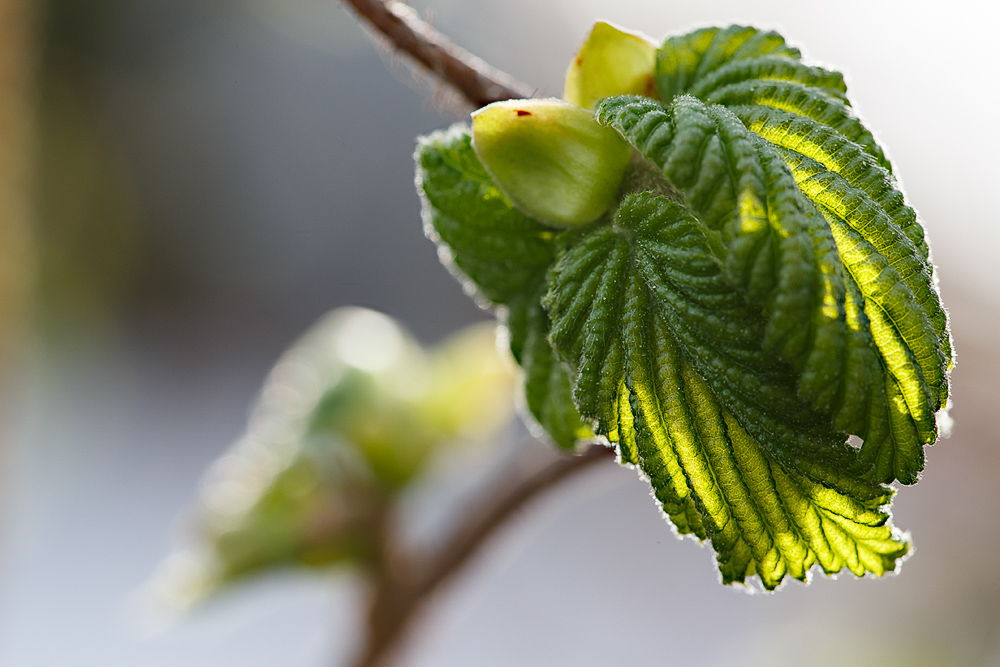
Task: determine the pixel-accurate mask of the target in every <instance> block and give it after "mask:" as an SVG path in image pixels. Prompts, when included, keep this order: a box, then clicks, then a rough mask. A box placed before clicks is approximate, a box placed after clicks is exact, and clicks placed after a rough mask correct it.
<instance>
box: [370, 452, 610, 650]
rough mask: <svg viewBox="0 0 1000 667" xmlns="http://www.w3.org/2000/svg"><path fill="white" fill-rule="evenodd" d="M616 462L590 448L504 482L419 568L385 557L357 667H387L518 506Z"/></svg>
mask: <svg viewBox="0 0 1000 667" xmlns="http://www.w3.org/2000/svg"><path fill="white" fill-rule="evenodd" d="M612 458H614V450H613V449H610V448H608V447H605V446H603V445H591V447H590V448H589V449H587V450H586V451H585V452H583V453H582V454H580V455H578V456H563V457H560V458H559V459H557V460H555V461H553V462H551V463H549V464H547V465H545V466H544V467H542V468H541V469H539V470H537V471H535V472H534V473H531V474H529V475H527V476H525V475H517V476H514V478H513V479H506V480H505V481H504V482H503V483H501V484H500V485H498V486H497V487H496V488H495V489H494V490H493V491H492V492H491V493H489V494H487V498H488V500H487V501H485V502H484V503H482V504H481V506H480V507H479V508H478V509H477V510H475V511H473V512H471V513H470V514H469V515H468V517H467V518H466V519H465V520H464V521H462V523H461V524H460V525H459V526H458V528H457V529H456V530H455V531H454V533H453V534H452V537H451V538H450V539H449V540H447V541H446V542H445V544H444V546H443V547H442V548H441V549H440V550H439V551H437V552H436V553H434V554H433V555H432V556H430V557H428V558H426V559H425V560H424V562H423V563H422V564H417V563H414V562H413V559H412V557H411V558H407V557H406V556H405V554H399V553H397V554H392V553H391V550H390V553H388V554H387V556H386V558H385V560H384V561H383V564H382V567H381V568H380V569H379V572H378V573H377V577H376V584H375V593H374V597H373V600H372V606H371V609H370V615H369V626H368V632H369V634H368V643H367V645H366V646H365V648H364V652H363V653H362V654H361V656H360V657H359V658H358V660H357V661H356V662H355V663H354V664H355V665H356V667H376V666H384V665H387V664H389V661H390V660H391V658H392V656H393V653H394V651H395V649H396V648H397V647H398V645H399V643H400V640H401V639H402V638H403V635H404V634H405V632H406V630H407V628H408V626H409V624H410V622H411V621H412V620H413V618H414V617H415V616H416V614H417V613H418V612H419V610H420V608H421V607H422V605H423V604H424V603H425V602H426V601H427V600H428V599H429V598H430V597H431V595H432V594H433V593H434V592H435V591H436V590H438V588H439V587H440V586H441V585H442V584H443V583H445V582H446V581H447V580H448V579H449V578H450V577H451V576H452V575H454V574H456V573H457V572H459V571H460V570H461V569H462V567H463V566H465V565H466V564H467V563H468V562H469V560H470V559H471V558H472V556H473V555H475V554H476V552H477V551H478V550H479V548H480V547H482V546H483V544H484V543H485V542H486V541H487V540H489V539H490V537H491V536H493V535H496V534H497V532H498V529H499V528H501V527H502V526H503V525H504V524H505V523H506V522H507V521H508V520H510V519H511V518H512V517H513V516H514V515H515V514H516V513H517V512H518V510H520V509H521V508H522V507H524V506H525V505H526V504H527V503H529V502H530V501H531V500H533V499H534V498H537V497H538V496H539V495H541V494H542V493H544V492H545V491H547V490H549V489H551V488H553V487H554V486H556V485H557V484H558V483H559V482H560V481H562V480H564V479H566V478H568V477H570V476H572V475H574V474H576V473H579V472H582V471H583V470H586V469H587V468H589V467H590V466H591V465H593V464H594V463H597V462H598V461H602V460H605V459H612Z"/></svg>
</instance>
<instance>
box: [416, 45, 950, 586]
mask: <svg viewBox="0 0 1000 667" xmlns="http://www.w3.org/2000/svg"><path fill="white" fill-rule="evenodd" d="M799 58H800V54H799V52H798V50H796V49H794V48H790V47H788V46H787V45H786V44H785V43H784V40H783V39H782V38H781V37H780V36H779V35H777V34H775V33H767V32H761V31H757V30H755V29H752V28H742V27H731V28H726V29H714V28H713V29H707V30H701V31H697V32H695V33H691V34H689V35H685V36H682V37H675V38H671V39H668V40H667V41H666V42H665V43H664V45H663V46H662V48H661V49H660V50H659V52H658V54H657V62H656V76H655V83H656V94H657V95H658V96H659V98H660V99H659V100H657V99H652V98H646V97H635V96H630V97H614V98H609V99H606V100H604V101H603V102H602V103H601V104H600V105H599V106H598V108H597V111H596V118H597V120H598V122H600V123H602V124H604V125H606V126H608V127H611V128H613V129H615V130H616V131H617V132H618V133H619V134H620V135H621V136H622V137H623V138H624V139H625V140H626V141H628V142H629V143H630V144H631V145H632V147H633V148H634V149H635V154H636V155H637V156H641V159H638V158H637V159H638V162H636V165H635V170H634V171H633V172H632V173H631V175H629V174H627V175H626V177H625V180H624V182H623V188H622V192H621V193H620V195H619V200H618V203H617V206H616V207H614V208H612V210H611V211H610V212H609V213H608V214H606V215H605V216H603V217H602V218H600V219H598V220H597V221H595V222H593V223H590V224H588V225H585V226H583V227H578V228H575V229H572V230H569V231H564V232H560V231H559V230H555V229H552V228H550V227H547V226H546V225H544V224H542V223H540V222H538V221H537V220H533V219H532V218H531V217H529V216H527V215H525V214H524V213H522V212H520V211H518V210H516V209H515V208H514V207H513V206H512V205H511V204H510V203H509V202H508V201H507V200H506V199H505V198H504V196H503V195H502V194H501V193H500V192H499V190H497V189H496V188H495V186H494V185H493V184H492V183H491V182H490V179H489V177H488V176H487V175H486V172H485V170H484V169H483V168H482V166H481V165H480V164H479V163H478V160H477V158H476V154H475V151H474V150H473V149H472V146H471V142H470V139H469V137H468V133H467V131H463V130H461V129H453V130H451V131H449V132H447V133H437V134H434V135H432V136H430V137H427V138H425V139H423V140H421V144H420V146H419V148H418V155H417V159H418V162H419V170H418V187H419V189H420V190H421V194H422V196H423V201H424V215H425V224H426V228H427V230H428V235H429V236H431V238H433V239H434V240H435V241H436V242H437V243H438V245H439V249H440V251H441V255H442V259H443V260H445V262H446V263H448V264H449V265H450V266H451V267H452V268H453V270H456V272H457V273H459V274H460V276H459V277H460V279H462V280H465V281H467V285H468V281H471V284H472V288H471V289H474V291H475V292H477V293H478V295H479V296H480V298H481V299H482V300H485V301H487V302H489V303H490V304H492V305H495V306H500V307H501V312H503V313H506V315H507V324H508V327H509V330H510V336H511V350H512V352H513V353H514V356H515V358H516V359H517V361H518V363H519V364H521V365H522V367H523V368H524V370H525V376H526V396H527V403H528V407H529V409H530V410H531V412H532V414H533V416H534V417H535V419H536V420H538V422H539V423H540V424H541V425H542V427H543V428H544V429H545V430H546V431H547V432H548V433H549V434H550V435H551V436H552V437H553V439H555V440H556V441H557V442H558V443H559V444H560V445H561V446H564V447H569V446H572V444H573V443H574V442H576V441H577V440H578V439H579V438H581V437H587V436H590V435H591V434H592V432H593V433H597V434H598V435H600V436H603V437H605V438H607V439H608V440H609V441H610V442H612V443H614V444H615V445H616V447H617V450H618V453H619V457H620V460H621V461H622V462H623V463H628V464H634V465H636V466H638V467H639V468H640V469H641V470H642V472H643V473H644V474H645V475H646V476H647V477H648V478H649V480H650V482H651V484H652V486H653V490H654V493H655V495H656V497H657V499H658V501H659V502H660V503H661V504H662V507H663V509H664V511H665V512H666V513H667V515H668V516H669V518H670V519H671V521H672V522H673V524H674V525H675V526H676V527H677V529H678V532H679V533H681V534H692V535H695V536H697V537H698V538H699V539H709V540H711V543H712V545H713V547H714V548H715V550H716V552H717V555H718V561H719V568H720V571H721V573H722V576H723V580H724V581H726V582H742V581H745V580H746V579H747V577H749V576H751V575H757V576H758V577H759V579H760V581H761V583H762V584H763V585H764V586H765V587H766V588H768V589H772V588H774V587H775V586H777V585H778V584H779V583H780V582H781V581H782V579H783V578H784V576H785V575H786V574H787V575H791V576H792V577H795V578H799V579H804V578H806V576H807V572H808V570H809V569H810V568H811V566H812V565H813V564H819V565H820V567H821V568H822V569H823V570H824V571H825V572H827V573H834V572H837V571H840V570H841V569H843V568H845V567H846V568H848V569H850V570H851V571H852V572H854V573H855V574H858V575H859V576H860V575H862V574H864V573H866V572H868V573H873V574H875V575H881V574H882V573H884V572H885V571H887V570H892V569H894V568H895V567H896V564H897V562H898V560H899V558H900V557H902V556H903V555H904V554H905V553H906V552H907V549H908V542H907V541H906V540H905V539H904V538H903V537H901V536H900V535H899V534H898V533H897V532H896V531H895V530H894V529H893V528H892V527H891V526H890V525H889V522H888V518H889V517H888V512H887V510H886V509H885V508H886V505H887V503H888V502H889V500H890V497H891V491H890V490H889V489H888V488H887V487H886V486H884V484H887V483H889V482H891V481H893V480H899V481H901V482H903V483H906V484H909V483H912V482H914V481H916V479H917V476H918V474H919V472H920V471H921V469H922V468H923V462H924V457H923V446H924V445H926V444H930V443H932V442H933V441H934V440H935V439H936V437H937V425H936V413H937V412H938V411H939V410H940V409H941V408H943V407H944V405H945V403H946V401H947V399H948V395H949V379H948V373H949V371H950V369H951V366H952V363H953V359H952V352H951V341H950V337H949V332H948V327H947V319H946V316H945V313H944V310H943V308H942V307H941V304H940V300H939V298H938V294H937V290H936V287H935V283H934V274H933V265H932V264H931V262H930V259H929V251H928V248H927V244H926V241H925V240H924V236H923V229H922V227H921V225H920V223H919V221H918V220H917V217H916V214H915V213H914V212H913V210H912V209H911V208H910V207H909V206H907V205H906V203H905V201H904V199H903V195H902V194H901V192H900V190H899V188H898V185H897V184H896V182H895V179H894V177H893V176H892V171H891V165H890V164H889V162H888V160H887V159H886V157H885V154H884V151H883V150H882V149H881V147H880V146H879V145H878V143H877V142H876V140H875V138H874V137H873V135H872V134H871V133H870V132H869V131H868V130H867V129H866V128H865V127H864V126H863V125H862V124H861V122H860V121H859V120H858V119H857V117H856V116H855V115H854V113H853V111H852V110H851V108H850V104H849V102H848V100H847V97H846V87H845V86H844V82H843V77H842V76H841V75H840V74H838V73H836V72H830V71H827V70H824V69H822V68H818V67H812V66H808V65H804V64H803V63H801V62H800V61H799ZM649 174H654V176H653V177H652V178H649V177H648V175H649ZM661 195H665V196H661ZM588 428H589V429H591V430H588ZM848 434H851V435H856V436H858V437H859V438H860V439H861V440H862V445H861V447H860V449H855V448H853V447H850V446H848V445H847V444H846V439H847V435H848Z"/></svg>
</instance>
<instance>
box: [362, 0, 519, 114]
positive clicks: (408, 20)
mask: <svg viewBox="0 0 1000 667" xmlns="http://www.w3.org/2000/svg"><path fill="white" fill-rule="evenodd" d="M343 2H344V4H346V5H348V6H349V7H351V8H352V9H353V10H354V11H355V12H356V13H357V15H358V16H359V17H360V18H361V19H362V20H363V21H365V22H366V23H367V24H368V25H370V26H371V27H372V28H373V29H374V30H376V31H377V32H378V33H380V34H381V35H383V36H384V37H385V38H386V39H387V40H388V41H389V44H390V45H391V46H392V48H393V49H394V50H395V51H398V52H400V53H405V54H407V55H408V56H410V57H411V58H413V59H414V60H415V61H417V62H418V63H420V65H422V66H423V67H424V68H425V69H427V70H428V71H429V72H431V73H432V74H433V75H434V76H435V77H437V78H438V79H440V80H441V81H443V82H444V83H446V84H448V85H450V86H452V87H453V88H454V89H455V90H457V91H458V92H459V93H461V94H462V96H463V97H465V99H466V100H467V101H468V102H469V104H471V105H472V107H473V108H476V109H478V108H479V107H482V106H486V105H487V104H489V103H491V102H498V101H501V100H509V99H519V98H524V97H531V95H532V93H531V88H529V87H528V86H526V85H524V84H523V83H520V82H518V81H517V80H516V79H514V78H513V77H511V76H509V75H507V74H504V73H503V72H501V71H500V70H498V69H495V68H493V67H491V66H489V65H487V64H486V63H485V62H483V61H482V60H481V59H479V58H477V57H476V56H474V55H472V54H471V53H469V52H468V51H466V50H465V49H462V48H461V47H459V46H458V45H457V44H455V43H454V42H452V41H451V40H450V39H448V38H447V37H445V36H444V35H442V34H441V33H439V32H438V31H437V30H435V29H434V28H432V27H431V26H430V25H428V24H427V23H426V22H424V21H422V20H421V19H420V17H419V16H417V13H416V11H414V10H413V8H412V7H408V6H407V5H405V4H403V3H402V2H397V1H396V0H386V1H385V2H383V0H343Z"/></svg>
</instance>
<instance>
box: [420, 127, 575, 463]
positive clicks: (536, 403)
mask: <svg viewBox="0 0 1000 667" xmlns="http://www.w3.org/2000/svg"><path fill="white" fill-rule="evenodd" d="M416 160H417V188H418V191H419V192H420V193H421V199H422V201H423V214H424V226H425V230H426V233H427V235H428V237H430V238H431V239H432V240H434V242H435V243H437V245H438V252H439V255H440V256H441V259H442V262H443V263H445V265H447V266H448V267H449V268H450V269H451V271H452V272H453V273H455V274H456V276H457V277H458V279H459V280H460V281H461V282H462V283H463V285H464V286H465V289H466V291H467V292H470V293H473V294H474V295H477V296H478V298H479V300H480V303H481V305H485V306H492V307H501V315H503V314H504V312H505V313H506V324H507V327H508V330H509V334H510V347H511V352H512V353H513V355H514V358H515V360H516V361H517V363H518V364H519V365H520V366H521V367H522V368H523V369H524V372H525V397H526V400H527V407H528V410H529V411H530V413H531V415H532V417H533V418H534V419H535V420H537V422H538V423H539V424H540V425H541V426H542V428H543V429H544V430H545V432H546V433H548V435H549V436H550V437H551V438H552V439H553V440H554V441H555V442H556V444H558V445H559V446H560V447H563V448H571V447H573V446H574V445H575V444H576V443H577V441H578V440H580V439H586V438H589V437H592V435H593V434H592V433H590V431H589V430H588V429H587V428H586V426H584V425H583V423H582V421H581V420H580V416H579V413H578V412H577V410H576V407H574V405H573V402H572V399H571V393H570V388H569V379H568V376H567V369H566V366H565V364H563V363H562V361H560V360H558V359H557V358H556V357H555V355H554V354H553V352H552V349H551V346H550V345H549V342H548V339H547V335H548V315H547V314H546V313H545V311H544V310H543V309H542V307H541V305H540V303H539V300H540V296H541V294H542V292H543V291H544V289H545V282H544V280H545V273H546V271H547V270H548V268H549V266H550V265H551V264H552V262H553V261H554V259H555V244H554V237H555V233H556V232H555V230H553V229H552V228H551V227H548V226H546V225H543V224H542V223H540V222H538V221H537V220H534V219H532V218H530V217H528V216H527V215H525V214H524V213H522V212H521V211H519V210H518V209H516V208H515V207H514V206H513V204H511V202H510V201H509V200H508V199H507V198H506V197H504V195H503V194H502V193H501V192H500V190H499V189H497V187H496V186H495V185H494V184H493V182H492V181H491V180H490V177H489V175H488V174H487V173H486V170H485V169H484V168H483V166H482V164H481V163H480V162H479V159H478V157H477V156H476V153H475V151H474V150H473V148H472V140H471V136H470V134H469V131H468V129H467V128H465V127H462V126H455V127H453V128H451V129H450V130H448V131H446V132H437V133H434V134H431V135H429V136H427V137H423V138H421V139H420V140H419V143H418V146H417V154H416Z"/></svg>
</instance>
